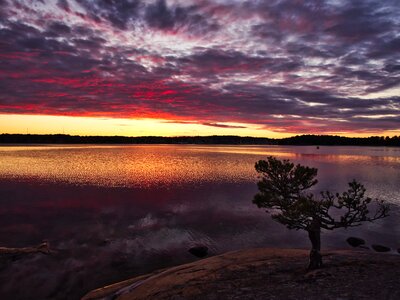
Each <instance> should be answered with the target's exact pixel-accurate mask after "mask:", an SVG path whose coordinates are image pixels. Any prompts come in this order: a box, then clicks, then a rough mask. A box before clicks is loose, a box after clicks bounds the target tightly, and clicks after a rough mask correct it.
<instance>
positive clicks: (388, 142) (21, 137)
mask: <svg viewBox="0 0 400 300" xmlns="http://www.w3.org/2000/svg"><path fill="white" fill-rule="evenodd" d="M0 144H200V145H202V144H204V145H213V144H222V145H315V146H396V147H399V146H400V137H399V136H394V137H383V136H371V137H365V138H360V137H342V136H334V135H297V136H293V137H289V138H282V139H271V138H261V137H247V136H246V137H242V136H233V135H213V136H178V137H162V136H140V137H126V136H78V135H68V134H1V135H0Z"/></svg>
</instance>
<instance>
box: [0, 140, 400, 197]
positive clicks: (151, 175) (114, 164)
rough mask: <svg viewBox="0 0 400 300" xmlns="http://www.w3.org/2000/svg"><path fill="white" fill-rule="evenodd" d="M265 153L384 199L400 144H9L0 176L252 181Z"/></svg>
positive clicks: (145, 182)
mask: <svg viewBox="0 0 400 300" xmlns="http://www.w3.org/2000/svg"><path fill="white" fill-rule="evenodd" d="M268 155H274V156H277V157H279V158H285V159H291V160H293V161H295V162H300V163H302V164H308V165H311V166H314V167H318V168H319V169H320V171H319V177H320V181H322V185H321V187H324V186H326V187H332V184H333V187H334V188H336V187H337V188H342V187H343V185H344V184H345V183H346V182H347V181H349V180H351V179H352V178H357V179H360V180H362V181H363V182H364V183H366V184H367V185H369V186H372V187H373V188H375V187H376V189H372V191H371V192H372V193H373V194H376V195H381V194H382V193H384V194H385V195H386V196H387V197H386V198H388V199H389V198H391V199H393V197H394V196H395V194H396V193H397V192H398V191H399V190H398V187H397V186H396V182H400V180H399V179H400V178H399V173H400V150H399V149H397V148H377V147H365V148H362V147H321V149H317V148H316V147H299V146H298V147H290V146H287V147H279V146H199V145H135V146H127V145H123V146H119V145H112V146H99V145H89V146H87V145H83V146H80V145H78V146H71V145H69V146H8V147H0V178H8V179H18V180H24V179H38V180H40V181H42V182H58V183H68V184H72V185H95V186H105V187H135V188H151V187H153V186H160V185H162V186H177V185H186V184H196V185H202V184H210V183H211V184H212V183H224V182H229V183H235V182H236V183H241V182H251V181H255V180H256V174H255V172H254V163H255V162H256V161H257V160H259V159H264V158H265V157H267V156H268ZM324 183H325V185H324Z"/></svg>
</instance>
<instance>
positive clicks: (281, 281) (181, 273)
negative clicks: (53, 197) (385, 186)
mask: <svg viewBox="0 0 400 300" xmlns="http://www.w3.org/2000/svg"><path fill="white" fill-rule="evenodd" d="M308 255H309V251H308V250H296V249H249V250H241V251H234V252H228V253H225V254H222V255H218V256H214V257H210V258H206V259H201V260H198V261H196V262H193V263H189V264H184V265H181V266H177V267H173V268H168V269H164V270H158V271H156V272H153V273H151V274H148V275H143V276H139V277H135V278H132V279H129V280H126V281H123V282H119V283H116V284H112V285H109V286H106V287H103V288H100V289H96V290H94V291H91V292H90V293H88V294H87V295H86V296H84V297H83V298H82V299H83V300H99V299H107V300H109V299H118V300H130V299H131V300H133V299H135V300H140V299H158V300H163V299H165V300H166V299H169V300H174V299H175V300H177V299H191V300H192V299H194V300H197V299H210V300H213V299H215V300H216V299H335V300H339V299H342V300H344V299H349V300H350V299H393V300H394V299H400V255H397V254H383V253H373V252H371V251H351V250H335V251H325V252H323V261H324V267H323V268H322V269H319V270H315V271H311V272H307V270H306V266H307V263H308Z"/></svg>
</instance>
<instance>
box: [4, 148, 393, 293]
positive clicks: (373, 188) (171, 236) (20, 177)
mask: <svg viewBox="0 0 400 300" xmlns="http://www.w3.org/2000/svg"><path fill="white" fill-rule="evenodd" d="M269 155H273V156H276V157H278V158H280V159H290V160H292V161H294V162H296V163H301V164H304V165H308V166H312V167H316V168H318V170H319V172H318V180H319V183H318V185H316V186H315V188H314V191H315V192H319V191H321V190H326V189H329V190H331V191H344V190H345V189H346V188H347V182H349V181H351V180H352V179H357V180H358V181H360V182H362V183H363V184H364V185H365V187H366V188H367V194H368V195H369V196H371V197H379V198H381V199H384V200H386V201H388V202H390V203H392V207H393V209H392V212H391V216H390V217H388V218H386V219H383V220H379V221H377V222H376V223H368V224H364V225H363V226H361V227H358V228H354V229H351V230H347V231H345V230H339V231H334V232H325V233H324V234H323V236H322V239H323V241H322V243H323V248H325V249H326V248H348V246H347V244H346V242H345V239H346V238H347V237H348V236H351V235H355V236H359V237H362V238H364V239H366V240H367V243H368V244H373V243H381V244H384V245H387V246H389V247H392V248H393V249H397V248H399V247H400V239H399V237H400V221H399V220H400V219H399V215H400V214H399V211H398V205H400V184H399V183H400V148H389V147H387V148H385V147H321V148H320V149H317V148H316V147H308V146H304V147H303V146H287V147H286V146H285V147H283V146H199V145H135V146H128V145H123V146H118V145H110V146H99V145H93V146H90V145H89V146H88V145H84V146H81V145H78V146H74V145H67V146H2V147H0V246H8V247H24V246H28V245H35V244H38V243H40V242H41V241H42V240H48V241H49V242H50V245H51V247H52V248H53V249H54V250H55V251H56V253H55V254H54V255H52V256H43V255H33V256H30V257H25V258H22V259H19V260H16V261H14V262H7V261H3V262H0V296H1V297H0V298H1V299H79V298H80V297H81V296H82V295H83V294H85V293H86V292H87V291H89V290H91V289H94V288H97V287H100V286H102V285H106V284H110V283H113V282H115V281H118V280H123V279H127V278H129V277H132V276H135V275H138V274H143V273H147V272H150V271H152V270H154V269H157V268H162V267H167V266H171V265H175V264H179V263H184V262H189V261H193V260H195V259H196V258H195V257H193V256H191V254H189V253H188V252H187V250H188V249H189V248H190V247H191V246H194V245H206V246H208V247H209V249H210V254H211V255H215V254H219V253H223V252H226V251H229V250H235V249H241V248H251V247H296V248H309V242H308V239H307V236H306V234H305V233H303V232H296V231H289V230H287V229H285V227H284V226H283V225H280V224H278V223H275V222H273V221H272V220H271V219H270V217H269V216H268V215H267V214H266V213H265V212H264V211H262V210H260V209H258V208H257V207H256V206H255V205H253V204H252V203H251V200H252V198H253V196H254V194H255V193H256V192H257V187H256V182H257V175H256V172H255V170H254V163H255V162H256V161H258V160H260V159H265V158H266V157H267V156H269ZM306 263H307V262H305V264H306ZM32 297H33V298H32Z"/></svg>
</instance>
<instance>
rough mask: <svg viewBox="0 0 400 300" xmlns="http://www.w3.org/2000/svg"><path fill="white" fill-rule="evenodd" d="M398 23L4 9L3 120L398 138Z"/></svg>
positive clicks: (373, 10)
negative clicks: (97, 120)
mask: <svg viewBox="0 0 400 300" xmlns="http://www.w3.org/2000/svg"><path fill="white" fill-rule="evenodd" d="M399 16H400V6H399V5H398V3H397V1H396V0H384V1H373V0H363V1H361V0H360V1H354V0H353V1H350V0H325V1H324V0H315V1H289V0H276V1H267V0H265V1H255V0H254V1H250V0H248V1H236V0H235V1H228V0H201V1H194V0H186V1H184V0H170V1H167V0H155V1H153V0H148V1H145V0H120V1H117V0H115V1H114V0H110V1H106V0H99V1H89V0H58V1H55V0H54V1H50V0H49V1H44V0H43V1H29V0H15V1H11V0H8V1H6V0H0V113H13V114H51V115H72V116H105V117H122V118H161V119H166V120H168V122H179V123H184V122H188V123H191V124H193V123H195V124H203V125H207V126H214V127H221V128H242V127H245V126H239V125H229V124H230V123H248V124H256V125H257V127H258V128H260V130H262V129H269V130H273V131H277V132H291V133H294V132H295V133H323V132H379V131H385V130H399V129H400V121H399V120H400V95H399V93H398V92H399V90H400V87H399V86H400V35H399V28H400V17H399ZM396 91H397V94H396Z"/></svg>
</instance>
